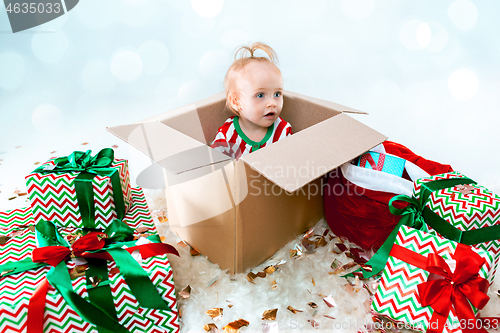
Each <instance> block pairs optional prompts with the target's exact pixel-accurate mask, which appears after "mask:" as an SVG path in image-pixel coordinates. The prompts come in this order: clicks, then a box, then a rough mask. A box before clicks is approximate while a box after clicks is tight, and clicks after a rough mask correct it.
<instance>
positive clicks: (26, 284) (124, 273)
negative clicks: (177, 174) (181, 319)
mask: <svg viewBox="0 0 500 333" xmlns="http://www.w3.org/2000/svg"><path fill="white" fill-rule="evenodd" d="M132 199H133V202H132V208H131V209H130V210H129V212H128V214H127V215H126V216H125V218H124V219H123V220H121V221H120V220H114V221H113V222H112V223H111V224H110V225H109V226H108V228H107V229H106V230H105V231H104V232H95V231H94V232H91V231H90V230H84V229H80V228H56V227H55V226H54V225H53V224H52V223H50V222H43V221H42V222H40V223H38V224H37V226H36V230H35V228H34V224H33V223H34V221H33V218H32V215H31V213H30V210H29V209H21V210H14V211H9V212H6V213H1V212H0V231H2V237H4V239H3V241H4V242H3V244H0V274H1V277H0V295H1V296H2V297H0V332H14V331H15V332H21V331H28V332H66V331H73V332H129V331H130V332H144V333H145V332H178V330H179V325H178V314H177V309H176V299H175V293H174V284H173V274H172V270H171V268H170V264H169V262H168V259H167V257H166V253H176V251H175V249H173V248H172V247H170V246H169V245H166V244H161V242H160V240H159V238H158V236H157V235H156V232H155V229H154V223H153V221H152V218H151V215H150V214H149V211H148V208H147V205H146V203H145V199H144V195H143V194H142V191H140V190H139V189H133V190H132ZM124 221H127V223H124ZM127 224H128V225H127ZM131 226H132V227H131ZM138 230H140V231H138ZM35 233H36V234H37V237H36V239H37V240H38V242H39V246H40V247H38V248H36V249H35ZM30 258H32V259H30Z"/></svg>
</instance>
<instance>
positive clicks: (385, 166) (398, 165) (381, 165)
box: [358, 151, 406, 177]
mask: <svg viewBox="0 0 500 333" xmlns="http://www.w3.org/2000/svg"><path fill="white" fill-rule="evenodd" d="M405 163H406V160H405V159H403V158H400V157H397V156H394V155H388V154H382V153H378V152H375V151H369V152H367V153H365V154H363V155H361V156H360V158H359V161H358V166H359V167H362V168H367V169H372V170H377V171H382V172H385V173H389V174H391V175H394V176H398V177H401V176H403V172H404V170H405Z"/></svg>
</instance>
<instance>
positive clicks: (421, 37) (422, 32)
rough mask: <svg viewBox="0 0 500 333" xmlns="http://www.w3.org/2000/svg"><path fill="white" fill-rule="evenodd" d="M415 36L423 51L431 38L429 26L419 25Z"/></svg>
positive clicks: (423, 23) (425, 24)
mask: <svg viewBox="0 0 500 333" xmlns="http://www.w3.org/2000/svg"><path fill="white" fill-rule="evenodd" d="M416 35H417V36H416V37H417V43H418V45H419V46H420V47H421V48H423V49H425V48H426V47H427V46H428V45H429V43H430V41H431V37H432V32H431V28H430V27H429V24H427V23H425V22H422V23H420V25H419V26H418V28H417V32H416Z"/></svg>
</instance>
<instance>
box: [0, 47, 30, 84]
mask: <svg viewBox="0 0 500 333" xmlns="http://www.w3.org/2000/svg"><path fill="white" fill-rule="evenodd" d="M25 72H26V64H25V61H24V57H23V56H22V55H20V54H18V53H14V52H6V53H2V54H0V73H1V75H0V87H1V88H2V89H7V90H13V89H16V88H17V87H19V85H20V84H21V83H22V82H23V79H24V75H25Z"/></svg>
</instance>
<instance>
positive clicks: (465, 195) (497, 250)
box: [413, 172, 500, 282]
mask: <svg viewBox="0 0 500 333" xmlns="http://www.w3.org/2000/svg"><path fill="white" fill-rule="evenodd" d="M413 195H414V196H415V198H416V199H417V200H419V201H421V202H422V206H423V207H424V206H426V207H428V208H429V209H430V210H431V211H432V212H433V213H434V214H436V215H437V216H439V217H440V218H441V219H443V220H444V221H446V222H447V223H448V224H450V225H451V226H453V227H454V228H453V229H449V230H448V229H446V228H445V229H443V228H442V226H441V225H440V224H439V223H437V222H434V221H432V220H435V218H434V217H431V216H430V215H429V214H427V215H424V219H425V220H426V222H428V223H427V225H428V227H429V229H430V231H431V233H436V232H437V233H438V234H440V235H442V236H444V237H446V238H449V239H452V240H455V241H459V242H460V243H464V244H468V245H473V246H474V247H476V248H478V249H483V250H485V251H488V252H490V253H491V255H492V256H493V258H494V265H493V266H494V271H493V273H492V275H491V280H490V282H493V278H494V277H495V271H496V269H497V266H498V261H499V258H500V196H498V195H497V194H495V193H493V192H491V191H490V190H488V189H487V188H486V187H484V186H481V185H478V184H477V183H476V182H475V181H473V180H471V179H470V178H467V177H466V176H464V175H462V174H460V173H458V172H450V173H445V174H440V175H436V176H432V177H425V178H420V179H417V180H416V181H415V183H414V190H413ZM433 222H434V223H433Z"/></svg>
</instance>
